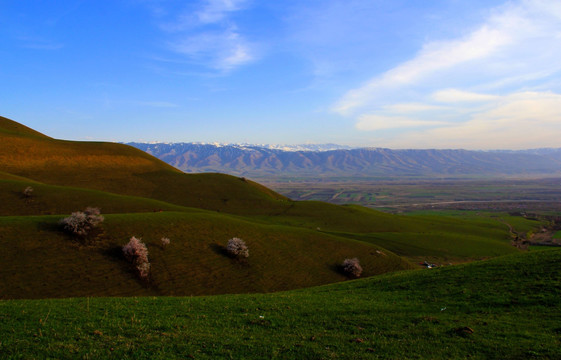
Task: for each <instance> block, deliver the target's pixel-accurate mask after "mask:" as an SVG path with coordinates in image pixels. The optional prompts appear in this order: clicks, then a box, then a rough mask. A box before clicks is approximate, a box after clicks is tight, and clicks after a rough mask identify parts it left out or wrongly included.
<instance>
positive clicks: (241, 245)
mask: <svg viewBox="0 0 561 360" xmlns="http://www.w3.org/2000/svg"><path fill="white" fill-rule="evenodd" d="M226 251H227V252H228V254H229V255H230V256H233V257H237V258H241V257H244V258H246V257H249V249H248V248H247V245H246V244H245V242H244V241H243V240H242V239H240V238H237V237H235V238H231V239H230V240H228V245H226Z"/></svg>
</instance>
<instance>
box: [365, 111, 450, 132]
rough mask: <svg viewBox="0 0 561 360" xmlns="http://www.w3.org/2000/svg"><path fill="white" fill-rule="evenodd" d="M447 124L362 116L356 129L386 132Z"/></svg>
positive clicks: (394, 117)
mask: <svg viewBox="0 0 561 360" xmlns="http://www.w3.org/2000/svg"><path fill="white" fill-rule="evenodd" d="M443 124H446V123H445V122H443V121H433V120H419V119H415V118H409V117H405V116H384V115H367V114H365V115H361V116H360V117H359V118H358V122H357V124H356V128H357V129H359V130H369V131H371V130H385V129H396V128H411V127H426V126H437V125H443Z"/></svg>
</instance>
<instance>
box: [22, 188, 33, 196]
mask: <svg viewBox="0 0 561 360" xmlns="http://www.w3.org/2000/svg"><path fill="white" fill-rule="evenodd" d="M23 196H24V197H26V198H28V199H29V198H30V197H31V196H33V188H32V187H31V186H28V187H26V188H25V189H23Z"/></svg>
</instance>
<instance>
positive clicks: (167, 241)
mask: <svg viewBox="0 0 561 360" xmlns="http://www.w3.org/2000/svg"><path fill="white" fill-rule="evenodd" d="M160 241H161V242H162V248H166V247H167V246H168V245H169V243H170V242H171V240H170V239H169V238H167V237H163V238H162V239H161V240H160Z"/></svg>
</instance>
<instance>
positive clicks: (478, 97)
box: [432, 89, 498, 103]
mask: <svg viewBox="0 0 561 360" xmlns="http://www.w3.org/2000/svg"><path fill="white" fill-rule="evenodd" d="M432 98H433V99H434V100H436V101H438V102H445V103H456V102H487V101H492V100H496V99H497V98H498V96H496V95H488V94H478V93H475V92H471V91H463V90H458V89H444V90H439V91H437V92H435V93H434V94H432Z"/></svg>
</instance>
